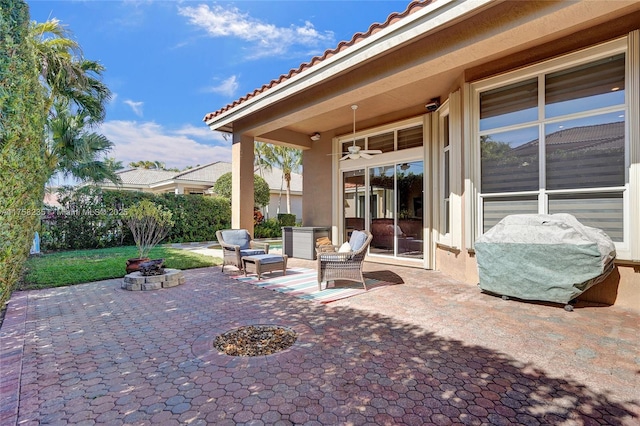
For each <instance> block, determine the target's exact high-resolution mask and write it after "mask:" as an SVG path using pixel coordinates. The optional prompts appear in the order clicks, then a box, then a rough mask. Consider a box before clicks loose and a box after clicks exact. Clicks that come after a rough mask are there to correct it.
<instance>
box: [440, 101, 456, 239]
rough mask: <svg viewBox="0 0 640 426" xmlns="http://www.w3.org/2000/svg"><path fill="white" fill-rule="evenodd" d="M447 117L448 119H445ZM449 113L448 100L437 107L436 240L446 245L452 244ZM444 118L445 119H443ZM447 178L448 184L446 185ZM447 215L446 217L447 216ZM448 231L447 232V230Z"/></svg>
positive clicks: (451, 156)
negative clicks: (447, 157) (447, 159)
mask: <svg viewBox="0 0 640 426" xmlns="http://www.w3.org/2000/svg"><path fill="white" fill-rule="evenodd" d="M447 118H448V120H447ZM451 118H452V117H451V114H450V111H449V101H448V100H447V101H446V102H445V103H443V104H442V106H441V107H440V109H438V138H437V141H438V158H439V161H438V163H439V166H440V167H439V169H440V172H439V175H440V176H439V179H438V180H439V181H440V185H439V191H438V193H439V197H438V198H439V199H438V204H439V206H440V208H439V221H438V222H439V223H438V230H439V231H440V236H439V238H438V242H439V243H440V244H444V245H446V246H449V247H451V246H453V239H452V236H451V228H452V225H453V223H452V221H451V219H452V218H451V216H452V214H451V213H452V211H451V210H452V209H451V201H452V200H451V193H452V192H453V187H452V183H453V182H452V179H451V175H452V173H451V171H452V169H453V167H452V163H453V146H452V141H451ZM445 120H446V121H445ZM445 122H447V125H448V129H446V130H447V133H446V134H447V135H448V142H449V143H448V145H447V146H446V147H445V146H444V141H445ZM446 154H449V168H448V171H449V176H446V175H445V170H446V168H445V158H446ZM447 180H448V184H449V185H446V183H447ZM447 186H449V193H448V194H446V193H445V188H446V187H447ZM447 203H448V204H449V212H448V214H447V209H446V205H447ZM447 216H448V217H447ZM447 221H448V222H449V229H448V230H447V229H446V224H447ZM447 231H448V232H447Z"/></svg>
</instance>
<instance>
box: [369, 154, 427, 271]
mask: <svg viewBox="0 0 640 426" xmlns="http://www.w3.org/2000/svg"><path fill="white" fill-rule="evenodd" d="M368 171H369V173H368V175H369V186H368V196H369V218H368V219H369V229H370V231H371V233H372V234H373V240H372V241H371V249H370V253H371V254H376V255H385V256H397V257H404V258H413V259H422V258H423V256H424V238H423V234H424V222H423V211H424V208H423V203H424V198H423V182H424V163H423V162H422V161H415V162H407V163H401V164H393V165H385V166H376V167H371V168H369V169H368Z"/></svg>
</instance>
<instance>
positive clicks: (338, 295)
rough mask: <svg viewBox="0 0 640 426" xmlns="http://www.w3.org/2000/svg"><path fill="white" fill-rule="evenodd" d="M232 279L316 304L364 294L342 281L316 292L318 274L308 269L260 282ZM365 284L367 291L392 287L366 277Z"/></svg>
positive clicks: (266, 277)
mask: <svg viewBox="0 0 640 426" xmlns="http://www.w3.org/2000/svg"><path fill="white" fill-rule="evenodd" d="M232 278H235V279H237V280H238V281H242V282H244V283H248V284H254V285H256V286H258V287H262V288H267V289H269V290H274V291H278V292H280V293H286V294H289V295H291V296H295V297H299V298H301V299H306V300H310V301H313V302H317V303H329V302H334V301H336V300H340V299H344V298H347V297H351V296H355V295H358V294H362V293H365V292H366V290H365V289H364V287H363V286H362V284H361V283H357V282H353V281H344V280H342V281H340V280H338V281H335V282H334V283H331V282H329V288H327V289H323V290H322V291H318V272H317V271H316V270H315V269H308V268H287V275H282V272H280V271H277V272H272V273H267V274H263V275H262V279H261V280H258V276H257V275H249V276H246V277H245V276H244V275H236V276H233V277H232ZM365 282H366V283H367V289H368V290H369V291H374V290H377V289H379V288H383V287H386V286H388V285H392V283H390V282H387V281H380V280H376V279H373V278H366V277H365ZM323 288H324V287H323Z"/></svg>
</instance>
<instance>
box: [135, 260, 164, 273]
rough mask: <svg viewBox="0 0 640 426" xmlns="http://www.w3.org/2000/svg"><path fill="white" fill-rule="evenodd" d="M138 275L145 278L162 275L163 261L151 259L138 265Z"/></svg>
mask: <svg viewBox="0 0 640 426" xmlns="http://www.w3.org/2000/svg"><path fill="white" fill-rule="evenodd" d="M140 273H141V274H142V275H143V276H145V277H150V276H153V275H163V274H164V259H153V260H149V261H148V262H142V263H141V264H140Z"/></svg>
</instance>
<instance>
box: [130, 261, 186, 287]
mask: <svg viewBox="0 0 640 426" xmlns="http://www.w3.org/2000/svg"><path fill="white" fill-rule="evenodd" d="M180 284H184V275H183V274H182V271H181V270H179V269H169V268H164V259H153V260H149V261H147V262H143V263H141V264H140V270H139V271H136V272H132V273H130V274H127V275H125V276H124V279H123V281H122V288H123V289H125V290H130V291H140V290H158V289H160V288H168V287H175V286H178V285H180Z"/></svg>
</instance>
